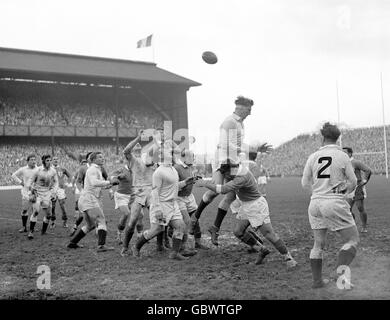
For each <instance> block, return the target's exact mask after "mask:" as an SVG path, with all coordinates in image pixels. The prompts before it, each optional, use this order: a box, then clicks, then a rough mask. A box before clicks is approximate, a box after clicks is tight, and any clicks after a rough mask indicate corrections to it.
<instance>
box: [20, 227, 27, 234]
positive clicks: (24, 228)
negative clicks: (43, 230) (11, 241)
mask: <svg viewBox="0 0 390 320" xmlns="http://www.w3.org/2000/svg"><path fill="white" fill-rule="evenodd" d="M19 232H20V233H24V232H27V228H26V227H23V228H21V229H19Z"/></svg>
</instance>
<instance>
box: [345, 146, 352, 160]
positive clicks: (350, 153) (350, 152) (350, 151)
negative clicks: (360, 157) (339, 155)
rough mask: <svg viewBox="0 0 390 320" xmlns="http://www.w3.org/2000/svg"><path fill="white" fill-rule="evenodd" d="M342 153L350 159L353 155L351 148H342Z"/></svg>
mask: <svg viewBox="0 0 390 320" xmlns="http://www.w3.org/2000/svg"><path fill="white" fill-rule="evenodd" d="M343 151H344V152H345V153H346V154H347V155H348V156H349V157H350V158H351V157H352V155H353V150H352V148H351V147H344V148H343Z"/></svg>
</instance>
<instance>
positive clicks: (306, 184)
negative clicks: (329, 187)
mask: <svg viewBox="0 0 390 320" xmlns="http://www.w3.org/2000/svg"><path fill="white" fill-rule="evenodd" d="M312 182H313V172H312V170H311V159H310V158H309V159H308V160H307V162H306V165H305V168H304V169H303V175H302V180H301V184H302V188H304V189H309V190H311V186H312Z"/></svg>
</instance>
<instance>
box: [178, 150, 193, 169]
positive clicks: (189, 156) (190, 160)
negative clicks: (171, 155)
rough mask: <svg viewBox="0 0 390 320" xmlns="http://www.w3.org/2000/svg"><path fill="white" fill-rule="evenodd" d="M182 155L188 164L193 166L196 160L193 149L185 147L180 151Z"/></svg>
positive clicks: (182, 158)
mask: <svg viewBox="0 0 390 320" xmlns="http://www.w3.org/2000/svg"><path fill="white" fill-rule="evenodd" d="M180 157H181V160H182V161H183V162H184V163H185V164H186V165H187V166H192V165H193V164H194V162H195V155H194V153H193V152H192V151H191V150H188V149H183V150H182V151H181V153H180Z"/></svg>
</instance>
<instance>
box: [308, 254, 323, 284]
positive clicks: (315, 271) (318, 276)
mask: <svg viewBox="0 0 390 320" xmlns="http://www.w3.org/2000/svg"><path fill="white" fill-rule="evenodd" d="M310 267H311V273H312V275H313V283H314V284H313V287H316V286H319V285H321V284H322V259H310Z"/></svg>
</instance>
